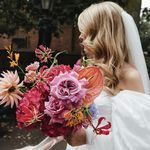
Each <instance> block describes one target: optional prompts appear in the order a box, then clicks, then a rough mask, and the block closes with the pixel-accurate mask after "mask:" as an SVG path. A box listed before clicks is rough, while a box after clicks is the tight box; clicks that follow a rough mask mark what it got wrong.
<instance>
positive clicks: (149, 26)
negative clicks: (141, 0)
mask: <svg viewBox="0 0 150 150" xmlns="http://www.w3.org/2000/svg"><path fill="white" fill-rule="evenodd" d="M139 31H140V37H141V41H142V46H143V50H144V51H146V52H148V53H149V54H150V42H149V41H150V8H144V9H143V11H142V15H141V18H140V24H139Z"/></svg>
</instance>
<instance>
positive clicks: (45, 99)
mask: <svg viewBox="0 0 150 150" xmlns="http://www.w3.org/2000/svg"><path fill="white" fill-rule="evenodd" d="M7 52H8V58H9V59H10V65H11V66H12V67H15V66H16V67H18V68H19V69H20V70H21V71H22V73H23V75H24V79H23V81H22V82H20V78H19V76H18V73H17V70H16V71H15V72H12V71H8V70H7V71H6V72H3V73H2V74H1V77H0V100H1V101H0V104H5V106H8V105H11V107H13V106H14V105H16V118H17V123H18V126H19V127H20V128H39V129H40V130H42V132H44V133H45V134H46V135H48V136H50V137H57V136H60V135H64V136H65V135H67V134H68V133H70V132H74V131H76V130H78V129H80V128H81V127H85V128H86V127H88V126H89V125H92V127H93V129H94V131H95V132H96V133H97V134H103V133H104V134H109V131H103V130H102V128H98V125H99V124H100V123H101V121H102V120H103V119H105V118H100V119H99V121H98V125H97V127H94V126H93V124H92V118H93V117H94V115H95V114H96V108H95V107H94V103H93V101H94V99H95V98H96V97H97V96H98V95H99V94H100V92H101V90H102V88H103V75H102V71H101V70H100V68H98V67H96V66H89V67H84V66H81V65H77V64H76V65H74V67H73V68H71V67H70V66H69V65H63V64H61V65H58V64H57V56H58V54H59V53H58V54H56V55H55V56H54V57H53V55H52V53H53V52H52V50H51V49H49V48H46V47H44V46H42V45H41V46H39V48H37V49H36V50H35V54H36V56H37V57H38V58H39V62H38V61H35V62H34V63H31V64H30V65H28V66H27V67H26V68H25V71H23V70H22V69H21V68H20V67H19V65H18V60H19V54H17V53H15V52H14V51H12V50H11V48H7ZM48 61H51V65H50V66H48V65H45V64H46V63H47V62H48ZM109 128H110V123H109V122H108V124H107V125H106V126H105V127H104V129H105V130H106V129H109Z"/></svg>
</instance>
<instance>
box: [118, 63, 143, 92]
mask: <svg viewBox="0 0 150 150" xmlns="http://www.w3.org/2000/svg"><path fill="white" fill-rule="evenodd" d="M121 85H122V87H123V89H127V90H134V91H138V92H144V87H143V83H142V80H141V77H140V74H139V72H138V71H137V70H136V69H135V68H134V67H132V66H131V65H129V64H126V65H125V67H124V68H123V70H122V72H121Z"/></svg>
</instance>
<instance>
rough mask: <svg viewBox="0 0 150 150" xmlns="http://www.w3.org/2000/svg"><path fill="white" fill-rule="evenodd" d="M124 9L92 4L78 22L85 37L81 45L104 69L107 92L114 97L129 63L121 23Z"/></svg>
mask: <svg viewBox="0 0 150 150" xmlns="http://www.w3.org/2000/svg"><path fill="white" fill-rule="evenodd" d="M122 11H123V9H122V8H121V7H120V6H119V5H117V4H115V3H113V2H102V3H99V4H93V5H91V6H90V7H88V8H86V9H85V10H84V11H83V12H82V13H81V14H80V16H79V18H78V27H79V30H80V32H81V33H84V34H85V35H86V36H85V37H86V38H85V40H84V41H83V42H82V44H83V46H84V47H85V49H86V50H87V51H89V52H90V53H92V54H93V55H94V59H93V63H94V64H95V65H98V66H100V67H101V68H102V70H103V72H104V78H105V88H106V89H107V90H108V91H109V92H110V93H111V94H115V92H116V88H117V85H118V84H119V78H120V70H121V67H122V66H123V64H124V62H128V61H129V58H128V46H127V42H126V38H125V31H124V26H123V22H122V17H121V13H122Z"/></svg>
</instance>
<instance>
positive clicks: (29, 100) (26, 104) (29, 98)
mask: <svg viewBox="0 0 150 150" xmlns="http://www.w3.org/2000/svg"><path fill="white" fill-rule="evenodd" d="M42 105H43V99H42V93H41V92H40V91H39V90H38V89H37V88H36V87H34V88H32V89H31V90H29V91H28V92H27V93H26V94H25V95H24V97H23V99H22V100H21V101H20V103H19V105H18V107H17V111H16V117H17V121H18V123H19V124H20V127H21V126H22V127H24V126H28V125H31V124H32V123H36V122H37V121H40V119H41V117H42V112H43V110H42V109H41V108H42Z"/></svg>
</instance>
